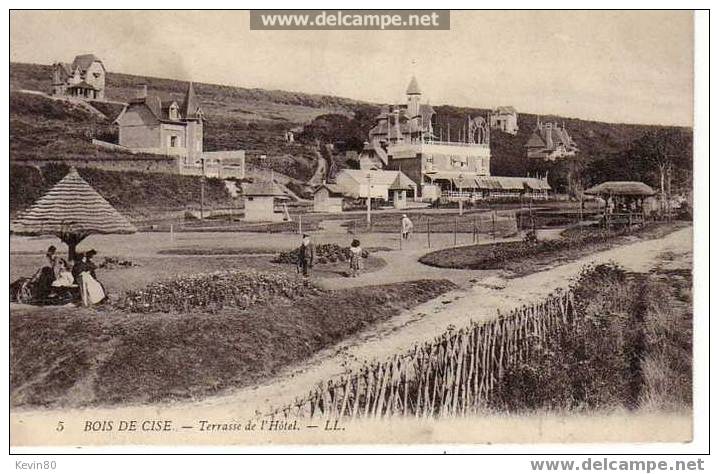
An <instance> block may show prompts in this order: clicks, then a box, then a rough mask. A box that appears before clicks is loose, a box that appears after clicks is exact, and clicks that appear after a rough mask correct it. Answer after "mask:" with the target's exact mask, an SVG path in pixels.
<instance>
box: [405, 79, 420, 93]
mask: <svg viewBox="0 0 719 474" xmlns="http://www.w3.org/2000/svg"><path fill="white" fill-rule="evenodd" d="M420 94H422V91H421V90H420V89H419V84H417V78H416V77H414V76H412V80H410V81H409V85H408V86H407V95H420Z"/></svg>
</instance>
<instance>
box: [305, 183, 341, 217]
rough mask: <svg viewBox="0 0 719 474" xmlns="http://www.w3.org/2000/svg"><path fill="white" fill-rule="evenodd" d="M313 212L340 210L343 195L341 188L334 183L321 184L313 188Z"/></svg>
mask: <svg viewBox="0 0 719 474" xmlns="http://www.w3.org/2000/svg"><path fill="white" fill-rule="evenodd" d="M313 198H314V199H313V200H314V207H313V209H314V211H315V212H342V203H343V202H344V196H343V194H342V188H341V187H340V186H338V185H336V184H322V185H320V186H319V187H318V188H317V189H315V192H314V196H313Z"/></svg>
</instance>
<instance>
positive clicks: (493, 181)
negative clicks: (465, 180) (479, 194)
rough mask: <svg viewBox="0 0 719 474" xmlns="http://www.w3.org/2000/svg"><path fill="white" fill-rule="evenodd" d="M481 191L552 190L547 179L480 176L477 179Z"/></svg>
mask: <svg viewBox="0 0 719 474" xmlns="http://www.w3.org/2000/svg"><path fill="white" fill-rule="evenodd" d="M477 185H478V186H479V189H491V190H497V189H502V190H508V191H521V190H523V189H524V188H525V187H526V188H530V189H535V190H546V191H549V190H551V189H552V188H551V186H549V183H547V181H546V180H545V179H541V178H529V177H526V178H523V177H519V176H479V177H477Z"/></svg>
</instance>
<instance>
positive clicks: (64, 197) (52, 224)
mask: <svg viewBox="0 0 719 474" xmlns="http://www.w3.org/2000/svg"><path fill="white" fill-rule="evenodd" d="M10 230H11V231H12V232H14V233H16V234H20V235H55V236H57V237H58V238H59V239H60V240H62V241H63V242H64V243H66V244H67V248H68V257H69V259H70V260H74V259H75V249H76V247H77V244H79V243H80V242H81V241H82V240H83V239H85V238H86V237H87V236H89V235H92V234H133V233H135V232H137V229H136V228H135V226H133V225H132V224H131V223H130V222H129V221H128V220H127V219H126V218H125V217H124V216H123V215H122V214H120V213H119V212H117V210H116V209H115V208H114V207H112V206H111V205H110V203H109V202H107V200H106V199H105V198H103V197H102V196H101V195H100V194H99V193H98V192H97V191H95V190H94V189H93V188H92V186H90V185H89V184H88V183H87V181H85V180H84V179H82V177H81V176H80V175H79V174H78V172H77V170H75V169H74V168H73V169H71V170H70V172H69V173H68V174H67V176H65V177H64V178H63V179H61V180H60V182H58V183H57V184H56V185H55V186H53V187H52V188H51V189H50V190H49V191H48V192H47V193H46V194H45V195H44V196H42V197H41V198H40V199H38V200H37V201H36V202H35V204H33V205H32V206H30V208H28V209H27V210H25V211H24V212H23V213H22V214H21V215H20V216H18V218H17V219H16V220H15V222H13V223H12V225H11V227H10Z"/></svg>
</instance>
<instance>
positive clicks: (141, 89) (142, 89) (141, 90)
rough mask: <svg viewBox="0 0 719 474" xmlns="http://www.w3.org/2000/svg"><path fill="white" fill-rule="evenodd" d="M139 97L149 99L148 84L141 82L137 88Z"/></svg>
mask: <svg viewBox="0 0 719 474" xmlns="http://www.w3.org/2000/svg"><path fill="white" fill-rule="evenodd" d="M137 98H138V99H147V84H140V85H139V86H138V88H137Z"/></svg>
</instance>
